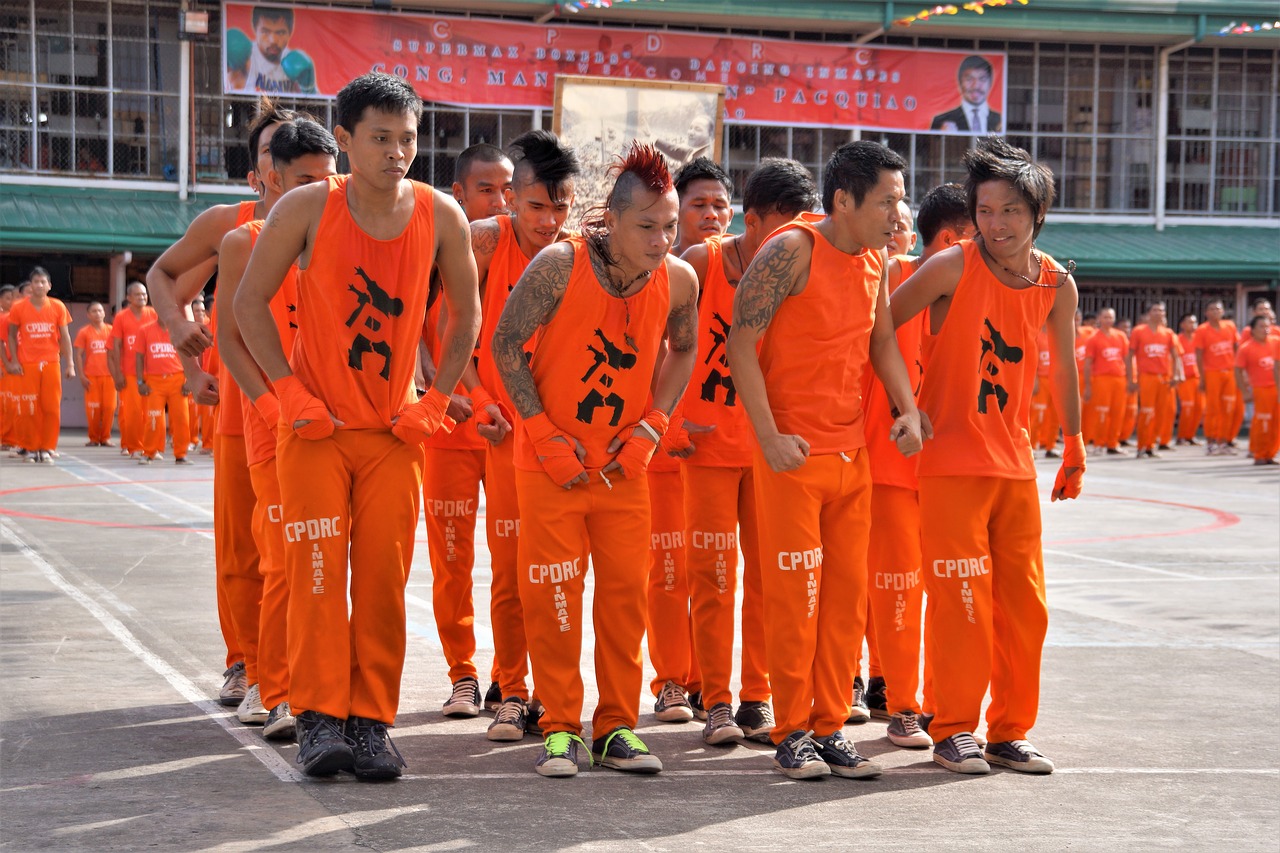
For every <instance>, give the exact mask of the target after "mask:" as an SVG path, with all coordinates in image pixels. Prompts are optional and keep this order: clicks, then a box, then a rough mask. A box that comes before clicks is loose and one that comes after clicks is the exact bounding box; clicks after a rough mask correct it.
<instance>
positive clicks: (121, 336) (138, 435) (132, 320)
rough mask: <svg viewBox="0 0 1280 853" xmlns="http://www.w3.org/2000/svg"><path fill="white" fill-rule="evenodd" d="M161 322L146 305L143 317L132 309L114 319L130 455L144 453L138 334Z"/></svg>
mask: <svg viewBox="0 0 1280 853" xmlns="http://www.w3.org/2000/svg"><path fill="white" fill-rule="evenodd" d="M156 320H157V316H156V309H154V308H152V307H151V306H149V305H148V306H145V307H143V309H142V314H141V316H138V315H135V314H134V313H133V311H132V310H131V309H129V308H125V309H123V310H121V311H120V312H119V313H118V314H116V316H115V317H114V318H113V319H112V323H111V337H112V338H114V339H115V340H117V341H119V349H120V373H121V374H122V375H123V376H124V387H123V388H121V389H120V449H121V450H122V451H128V452H129V453H140V452H141V451H142V397H140V396H139V395H138V368H137V359H136V358H135V356H136V355H137V354H138V332H140V331H142V327H143V326H146V325H147V324H149V323H154V322H156Z"/></svg>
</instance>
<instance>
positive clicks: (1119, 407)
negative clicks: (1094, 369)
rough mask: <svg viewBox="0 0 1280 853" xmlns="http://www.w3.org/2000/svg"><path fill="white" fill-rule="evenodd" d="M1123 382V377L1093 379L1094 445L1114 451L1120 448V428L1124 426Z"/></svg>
mask: <svg viewBox="0 0 1280 853" xmlns="http://www.w3.org/2000/svg"><path fill="white" fill-rule="evenodd" d="M1124 389H1125V380H1124V377H1123V376H1107V375H1103V376H1095V377H1093V395H1092V397H1091V398H1090V402H1092V403H1093V429H1091V430H1090V432H1091V433H1092V435H1093V441H1094V444H1096V445H1098V446H1099V447H1108V448H1111V449H1113V450H1114V449H1116V448H1117V447H1119V446H1120V428H1121V427H1122V426H1123V425H1124V406H1125V400H1124V398H1125V390H1124Z"/></svg>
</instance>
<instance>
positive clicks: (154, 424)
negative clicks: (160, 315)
mask: <svg viewBox="0 0 1280 853" xmlns="http://www.w3.org/2000/svg"><path fill="white" fill-rule="evenodd" d="M134 359H135V363H136V365H137V373H138V378H137V383H138V396H140V397H141V398H142V407H143V408H142V455H141V456H140V457H138V464H139V465H150V464H151V463H152V462H154V461H155V459H156V457H157V456H159V455H160V451H162V450H164V440H165V436H166V435H167V432H168V431H167V429H166V423H165V411H166V409H167V410H168V413H169V425H171V426H172V429H173V464H175V465H190V464H191V460H189V459H187V448H188V447H190V446H191V425H190V423H188V421H187V395H188V394H189V393H190V392H189V391H188V390H187V378H186V374H184V373H183V371H182V362H181V361H179V360H178V351H177V350H176V349H174V346H173V343H172V342H171V341H170V340H169V333H168V332H167V331H166V330H165V328H164V326H162V325H160V323H159V322H155V323H149V324H147V325H146V326H143V327H142V331H141V332H139V333H138V352H137V353H136V354H135V355H134Z"/></svg>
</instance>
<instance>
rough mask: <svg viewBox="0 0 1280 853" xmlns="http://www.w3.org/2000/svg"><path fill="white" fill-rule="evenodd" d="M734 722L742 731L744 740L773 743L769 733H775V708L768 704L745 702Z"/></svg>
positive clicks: (739, 708) (734, 717) (734, 716)
mask: <svg viewBox="0 0 1280 853" xmlns="http://www.w3.org/2000/svg"><path fill="white" fill-rule="evenodd" d="M733 721H734V722H735V723H737V724H738V728H740V729H742V737H743V739H744V740H754V741H758V742H759V743H773V739H772V738H770V737H769V733H770V732H772V731H773V708H772V707H770V705H769V703H768V702H743V703H742V704H741V705H739V706H738V713H736V714H734V715H733Z"/></svg>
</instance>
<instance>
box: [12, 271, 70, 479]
mask: <svg viewBox="0 0 1280 853" xmlns="http://www.w3.org/2000/svg"><path fill="white" fill-rule="evenodd" d="M50 286H51V282H50V280H49V272H48V270H46V269H45V268H44V267H36V268H34V269H33V270H31V276H30V290H29V295H28V297H27V298H26V299H23V300H21V301H19V302H16V303H14V305H13V307H12V308H11V309H9V318H8V324H9V331H8V339H9V352H10V353H11V355H10V360H9V364H8V369H9V372H10V373H12V374H14V375H15V376H17V377H18V378H17V382H16V383H15V385H16V393H17V394H18V402H19V409H18V439H19V442H18V443H19V444H20V445H21V447H22V448H23V449H24V450H26V451H27V461H28V462H44V463H47V464H50V465H52V464H53V458H54V451H55V450H57V447H58V433H59V430H60V427H61V422H62V379H63V377H64V376H65V377H66V378H67V379H74V378H75V375H76V366H75V362H74V360H73V359H72V353H71V334H70V333H69V332H68V331H67V327H68V326H70V325H71V314H70V312H68V311H67V306H66V305H63V304H62V300H60V299H55V298H53V297H52V296H50V295H49V288H50Z"/></svg>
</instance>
